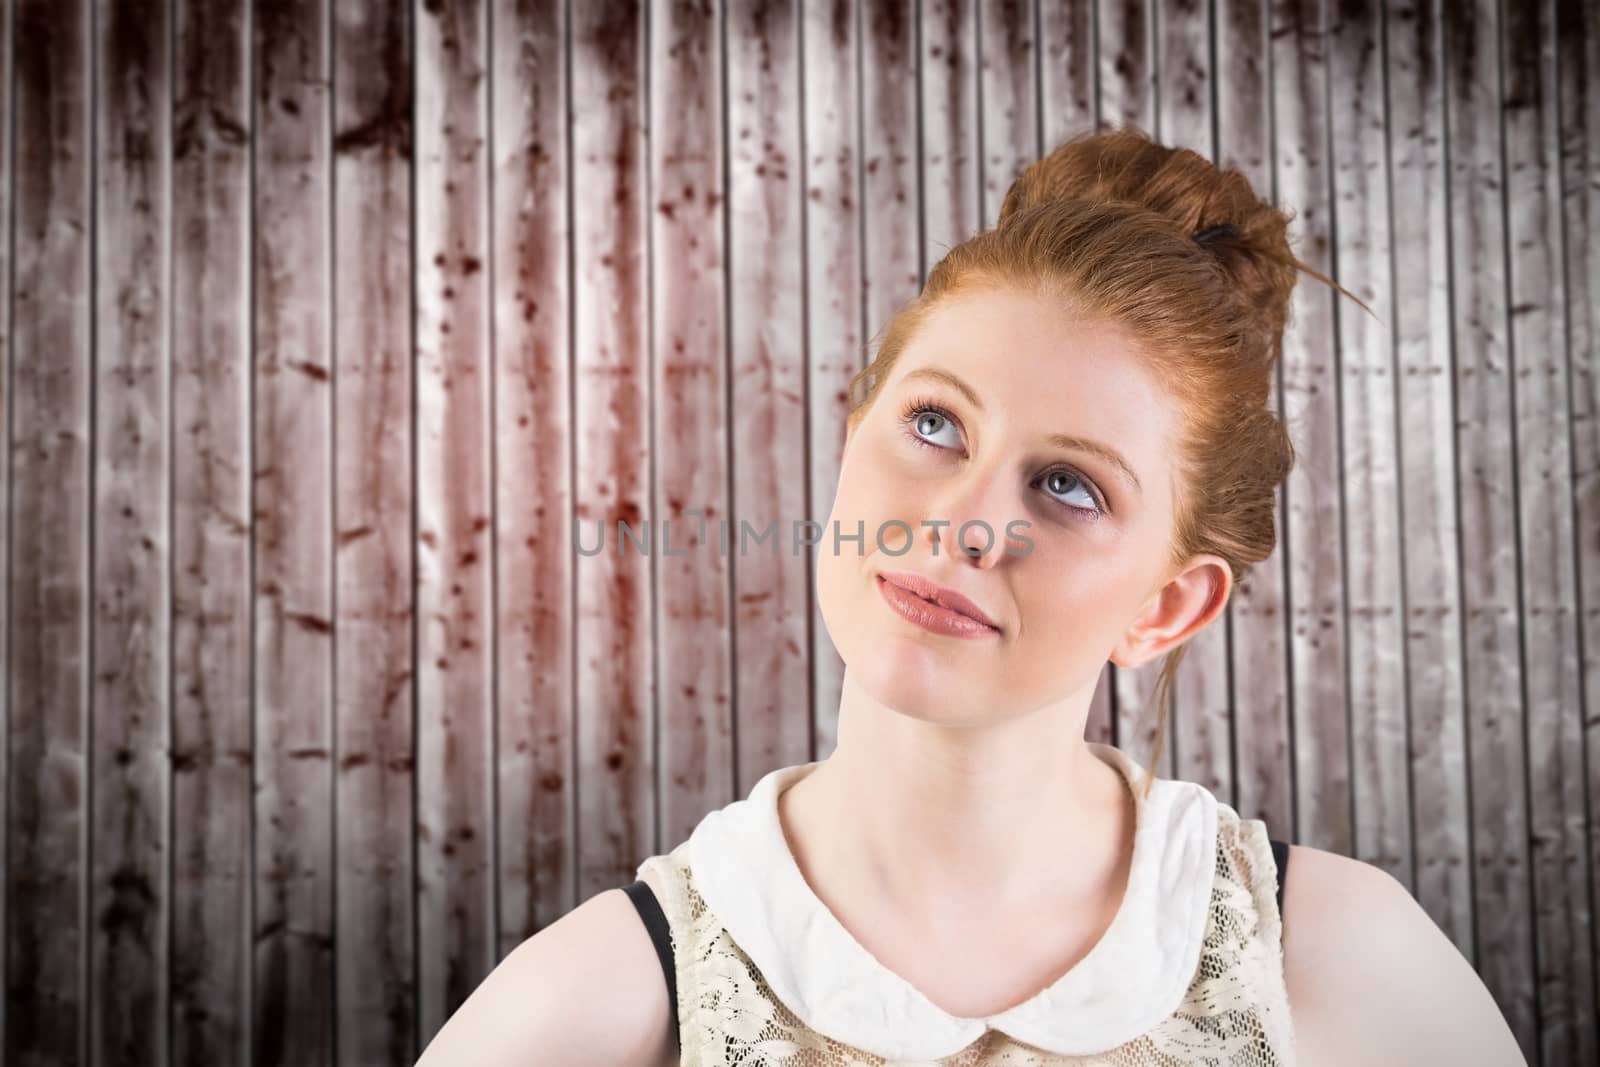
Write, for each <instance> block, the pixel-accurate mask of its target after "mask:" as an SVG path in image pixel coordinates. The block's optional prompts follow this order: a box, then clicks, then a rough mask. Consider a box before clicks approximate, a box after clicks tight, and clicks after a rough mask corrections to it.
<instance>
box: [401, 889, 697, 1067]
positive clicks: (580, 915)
mask: <svg viewBox="0 0 1600 1067" xmlns="http://www.w3.org/2000/svg"><path fill="white" fill-rule="evenodd" d="M672 1010H673V1008H672V1006H671V1005H670V1004H669V1003H668V999H667V993H666V989H665V986H664V984H663V982H662V975H661V964H660V962H659V960H658V958H657V956H656V952H655V946H654V944H653V943H652V942H651V940H650V935H649V932H648V931H647V930H646V928H645V926H644V923H643V922H641V921H640V916H639V913H638V911H637V909H636V908H635V907H634V904H633V901H631V900H629V899H628V895H627V894H626V893H625V892H624V891H623V890H622V889H621V888H615V889H607V890H605V891H603V892H600V893H597V894H595V895H594V896H592V897H590V898H589V899H588V900H586V901H584V902H583V903H582V904H580V905H578V907H576V908H574V909H573V910H572V911H570V912H568V913H567V914H566V915H563V916H562V917H561V918H559V919H557V920H556V921H555V922H553V923H551V924H550V925H549V926H547V927H545V928H544V929H543V930H540V931H539V932H538V933H537V934H534V935H533V936H532V937H530V938H528V939H527V940H525V941H523V942H522V943H521V944H520V945H518V946H517V947H516V948H515V949H513V950H512V951H511V953H510V954H509V955H508V956H506V958H505V959H504V960H502V961H501V962H500V964H499V966H497V967H496V968H495V969H494V970H493V971H491V972H490V973H489V976H488V977H487V978H485V979H484V980H483V981H482V983H480V984H479V985H478V987H477V988H476V989H475V990H473V992H472V994H471V995H470V996H468V997H467V999H466V1000H465V1001H464V1002H463V1003H462V1005H461V1007H459V1008H458V1009H456V1011H455V1013H454V1014H453V1015H451V1016H450V1018H449V1019H448V1020H447V1021H446V1023H445V1025H444V1027H443V1028H442V1029H440V1031H439V1032H438V1034H436V1035H435V1036H434V1038H433V1040H432V1041H431V1042H430V1043H429V1044H428V1047H427V1049H426V1050H425V1051H424V1052H423V1055H422V1058H421V1059H420V1060H418V1061H417V1067H444V1065H446V1064H454V1063H473V1064H482V1065H485V1067H495V1065H502V1064H503V1065H505V1067H512V1065H520V1064H527V1063H561V1064H570V1065H573V1067H582V1065H594V1067H600V1065H602V1064H607V1065H612V1064H622V1065H629V1067H658V1065H663V1064H668V1063H676V1062H677V1057H676V1056H675V1055H674V1054H673V1053H674V1051H675V1050H674V1049H673V1048H672V1045H671V1041H672V1038H671V1031H670V1023H671V1016H670V1014H669V1012H671V1011H672Z"/></svg>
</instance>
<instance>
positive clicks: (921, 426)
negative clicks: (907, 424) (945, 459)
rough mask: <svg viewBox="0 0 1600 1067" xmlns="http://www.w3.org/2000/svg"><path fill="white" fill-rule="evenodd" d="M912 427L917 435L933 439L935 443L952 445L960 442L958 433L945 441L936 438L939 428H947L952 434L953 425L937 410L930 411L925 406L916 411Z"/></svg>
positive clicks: (953, 432) (953, 431)
mask: <svg viewBox="0 0 1600 1067" xmlns="http://www.w3.org/2000/svg"><path fill="white" fill-rule="evenodd" d="M912 429H913V430H914V431H915V432H916V434H917V436H918V437H923V438H926V439H928V440H930V441H933V442H934V443H935V444H939V445H948V446H949V447H954V446H956V445H958V444H960V443H961V438H960V436H959V435H955V436H953V437H952V438H950V439H949V440H947V441H939V440H937V438H936V437H935V435H936V434H938V433H939V431H941V430H949V431H950V432H951V433H952V434H955V425H954V424H953V423H951V421H950V420H949V419H947V418H945V417H944V416H943V415H942V414H940V413H939V412H937V411H932V410H929V409H927V408H923V409H922V410H921V411H919V412H917V413H916V415H915V419H914V420H913V422H912Z"/></svg>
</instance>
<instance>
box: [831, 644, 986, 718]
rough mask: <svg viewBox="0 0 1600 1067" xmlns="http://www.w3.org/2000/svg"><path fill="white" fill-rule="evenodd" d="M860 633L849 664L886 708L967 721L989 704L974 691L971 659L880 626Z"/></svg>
mask: <svg viewBox="0 0 1600 1067" xmlns="http://www.w3.org/2000/svg"><path fill="white" fill-rule="evenodd" d="M857 638H858V641H857V647H856V648H854V649H851V652H852V653H854V654H853V655H851V656H848V657H846V658H845V663H846V664H847V665H848V666H849V668H850V673H851V674H852V675H853V676H854V678H855V681H856V684H857V685H859V686H860V687H861V689H862V690H864V691H865V692H866V693H868V694H869V695H870V696H871V697H872V698H873V699H874V700H876V701H877V702H878V703H880V704H882V705H883V706H884V707H886V708H890V709H892V710H894V711H897V712H899V713H900V714H902V715H905V716H907V717H908V718H912V719H917V720H920V721H922V722H931V723H942V724H945V725H949V726H963V725H969V724H970V723H971V722H974V721H976V720H977V719H978V718H981V717H983V716H984V714H985V713H984V710H983V709H984V708H986V707H989V706H991V699H989V698H985V697H983V696H982V695H981V694H979V693H977V692H975V691H974V690H973V687H972V685H971V683H972V681H973V680H974V679H973V678H972V676H971V671H972V670H973V664H971V663H970V662H966V661H965V657H962V656H960V655H959V654H958V652H957V651H956V650H952V649H947V648H940V647H938V645H937V644H935V643H932V642H929V641H923V640H919V639H918V638H917V637H916V635H909V636H908V635H905V634H898V633H886V632H884V631H882V630H879V631H877V632H875V633H871V634H862V633H860V632H859V631H858V632H857Z"/></svg>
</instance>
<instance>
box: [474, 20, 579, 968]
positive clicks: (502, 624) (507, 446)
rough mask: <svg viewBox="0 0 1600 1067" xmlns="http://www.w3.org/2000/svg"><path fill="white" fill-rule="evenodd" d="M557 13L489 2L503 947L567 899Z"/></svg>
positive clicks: (566, 362)
mask: <svg viewBox="0 0 1600 1067" xmlns="http://www.w3.org/2000/svg"><path fill="white" fill-rule="evenodd" d="M565 11H566V5H565V4H563V3H561V2H559V0H531V2H530V0H499V2H498V3H496V5H495V7H494V9H493V14H492V18H493V20H494V26H495V33H494V35H493V37H492V39H491V40H490V42H489V44H490V48H491V49H492V50H493V51H492V57H491V62H490V67H491V70H492V72H493V74H492V76H493V82H492V86H491V89H490V96H491V99H492V101H493V107H494V113H493V115H492V116H491V121H492V122H493V129H492V134H491V137H490V142H491V144H492V145H493V146H494V157H493V160H492V163H491V166H492V168H493V169H492V171H491V178H490V180H491V183H492V185H493V188H494V203H493V205H492V207H491V210H492V211H493V212H494V215H493V220H494V221H493V225H492V226H491V227H490V233H491V234H492V237H491V240H492V241H493V242H494V252H493V255H494V276H495V279H496V282H495V287H494V292H493V300H494V347H495V351H494V362H495V384H494V391H495V455H496V457H497V465H498V467H499V468H500V471H499V474H498V476H497V477H496V479H495V486H494V492H495V513H496V515H497V516H498V521H497V523H496V524H495V536H496V548H495V553H496V557H495V558H496V559H497V560H498V571H497V578H496V590H497V596H496V607H497V619H498V621H497V623H496V626H495V631H496V633H497V635H498V641H497V643H496V646H495V648H496V652H497V660H496V663H495V676H496V678H497V679H498V685H499V700H498V701H497V704H496V711H495V714H496V718H497V722H498V731H499V734H498V736H499V744H498V746H497V750H496V774H497V775H498V779H499V783H500V805H499V823H498V825H497V826H496V840H497V841H498V842H499V866H500V879H499V886H500V915H499V927H500V945H499V948H498V950H497V951H498V952H499V954H500V955H501V956H502V957H503V956H504V955H505V954H506V953H508V952H509V951H510V950H511V949H512V948H514V947H516V945H517V944H518V943H520V942H521V941H522V940H524V939H525V938H527V937H530V936H532V935H533V934H534V933H535V932H537V931H538V930H539V929H540V928H541V927H543V926H546V925H548V924H549V923H551V922H553V921H555V920H556V919H558V918H560V917H561V916H562V915H565V914H566V913H567V912H568V911H571V910H572V908H573V907H574V906H575V905H576V904H577V901H576V900H574V899H573V889H574V886H575V885H576V879H575V877H574V873H575V869H574V866H573V864H574V863H575V862H576V856H577V846H578V843H577V841H576V840H574V838H573V826H574V824H573V812H574V810H575V805H576V802H577V782H576V780H575V779H574V776H573V773H572V768H573V749H574V739H573V734H572V715H573V699H574V698H573V681H572V640H573V619H572V614H571V605H572V575H573V562H572V561H573V559H574V558H575V557H574V553H573V551H572V540H571V538H572V522H571V515H572V442H571V434H572V425H573V423H572V409H571V406H570V404H571V401H570V393H569V389H570V386H571V373H572V372H571V362H570V356H571V350H570V348H569V345H568V332H569V329H570V326H571V311H570V307H569V302H570V300H571V296H572V294H571V290H570V287H569V286H568V282H567V266H568V252H569V248H570V245H571V240H572V235H571V233H570V231H569V230H568V228H567V207H568V204H567V197H568V175H569V163H568V160H567V150H566V139H567V107H568V100H567V92H566V77H565V69H566V60H567V54H566V33H567V22H566V15H565ZM586 543H592V542H586Z"/></svg>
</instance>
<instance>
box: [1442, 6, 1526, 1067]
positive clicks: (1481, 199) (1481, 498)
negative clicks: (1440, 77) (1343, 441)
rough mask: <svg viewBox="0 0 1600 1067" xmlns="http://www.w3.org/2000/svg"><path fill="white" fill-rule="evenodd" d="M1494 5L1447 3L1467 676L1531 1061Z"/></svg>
mask: <svg viewBox="0 0 1600 1067" xmlns="http://www.w3.org/2000/svg"><path fill="white" fill-rule="evenodd" d="M1497 8H1498V5H1497V3H1496V2H1495V0H1478V2H1477V3H1476V4H1446V5H1444V36H1445V56H1446V59H1445V62H1446V71H1447V75H1446V77H1447V81H1446V85H1447V92H1448V96H1447V97H1446V110H1445V114H1446V116H1447V126H1446V138H1447V141H1446V143H1447V145H1448V146H1449V178H1450V186H1449V188H1450V215H1449V218H1450V243H1451V255H1450V264H1451V287H1452V292H1453V301H1452V309H1453V314H1452V321H1451V327H1452V330H1453V332H1454V336H1455V386H1456V403H1457V408H1456V450H1457V456H1458V459H1457V467H1456V470H1457V492H1458V494H1459V499H1460V508H1461V574H1462V601H1463V609H1464V612H1465V614H1464V617H1463V646H1464V651H1465V655H1466V665H1465V678H1464V681H1465V687H1466V695H1467V736H1468V739H1469V743H1470V746H1471V751H1470V759H1471V777H1470V779H1469V781H1470V782H1471V788H1472V848H1473V871H1474V894H1475V903H1476V913H1477V939H1478V959H1477V963H1478V972H1479V973H1480V974H1481V975H1482V976H1483V978H1484V981H1485V983H1486V984H1487V985H1488V987H1489V990H1490V992H1492V993H1493V994H1494V996H1495V999H1496V1001H1498V1002H1499V1004H1500V1008H1501V1010H1502V1011H1503V1012H1504V1013H1505V1015H1506V1018H1507V1020H1508V1021H1509V1023H1510V1024H1511V1029H1512V1032H1513V1033H1515V1034H1516V1035H1517V1040H1518V1042H1519V1043H1520V1044H1521V1046H1522V1049H1523V1053H1524V1055H1525V1056H1527V1058H1528V1059H1529V1060H1530V1061H1531V1062H1537V1057H1538V1045H1539V1042H1538V1014H1537V1001H1536V999H1535V998H1536V994H1535V991H1534V989H1535V971H1534V956H1533V952H1534V946H1533V938H1532V928H1531V923H1530V921H1529V920H1530V917H1531V915H1532V901H1531V900H1530V898H1529V893H1530V887H1529V869H1528V863H1529V859H1528V806H1527V802H1526V797H1527V788H1528V782H1527V762H1526V753H1525V746H1524V741H1523V738H1524V729H1525V725H1526V724H1525V720H1524V718H1523V702H1522V660H1521V655H1520V643H1521V640H1522V635H1521V628H1520V626H1519V622H1518V618H1517V613H1518V610H1519V604H1518V590H1517V573H1518V560H1517V518H1516V512H1515V510H1514V508H1513V507H1512V506H1511V504H1510V503H1509V502H1508V496H1507V489H1508V487H1510V486H1512V485H1513V484H1514V478H1515V474H1516V472H1515V469H1514V467H1513V461H1512V453H1511V449H1512V436H1511V431H1512V425H1513V424H1512V417H1511V415H1512V408H1511V398H1510V382H1509V379H1508V374H1507V366H1508V363H1507V357H1508V354H1507V340H1508V339H1507V336H1506V330H1507V317H1508V314H1509V308H1508V307H1507V306H1506V276H1505V264H1506V234H1505V227H1504V224H1503V221H1502V220H1503V218H1504V215H1503V212H1504V209H1505V201H1504V183H1505V176H1504V172H1503V165H1502V163H1503V161H1502V158H1501V137H1500V132H1499V128H1500V106H1501V100H1500V94H1499V84H1500V69H1499V41H1498V37H1499V16H1498V11H1497ZM1510 499H1514V498H1510Z"/></svg>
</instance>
